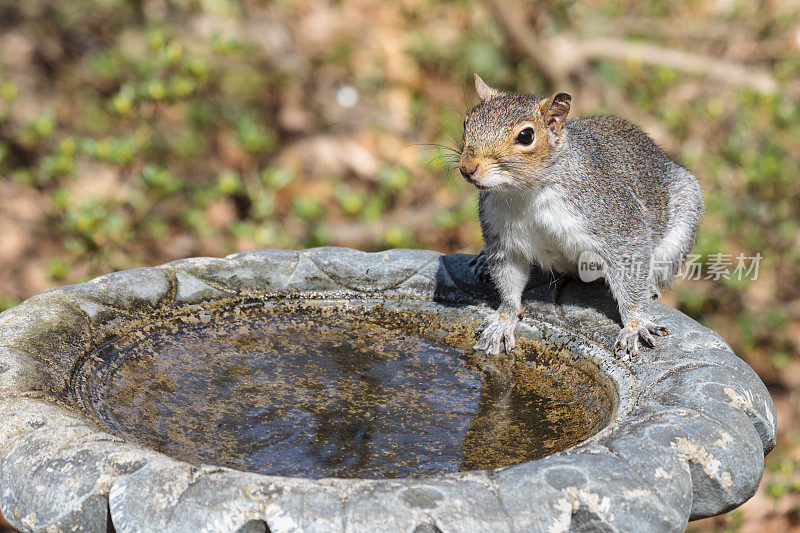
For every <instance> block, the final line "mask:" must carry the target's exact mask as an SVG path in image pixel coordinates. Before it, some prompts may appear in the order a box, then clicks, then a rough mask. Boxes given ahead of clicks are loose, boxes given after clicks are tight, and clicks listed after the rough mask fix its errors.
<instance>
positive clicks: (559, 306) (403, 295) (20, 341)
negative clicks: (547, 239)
mask: <svg viewBox="0 0 800 533" xmlns="http://www.w3.org/2000/svg"><path fill="white" fill-rule="evenodd" d="M470 258H471V256H464V255H453V256H442V255H440V254H437V253H435V252H428V251H411V250H391V251H387V252H379V253H374V254H366V253H361V252H357V251H354V250H348V249H341V248H318V249H312V250H305V251H261V252H252V253H243V254H236V255H233V256H230V257H228V258H226V259H212V258H193V259H186V260H181V261H175V262H173V263H169V264H167V265H163V266H161V267H156V268H145V269H136V270H130V271H124V272H118V273H115V274H110V275H107V276H102V277H100V278H97V279H95V280H93V281H91V282H88V283H84V284H80V285H73V286H69V287H63V288H59V289H55V290H51V291H48V292H45V293H43V294H41V295H38V296H36V297H34V298H31V299H30V300H28V301H26V302H24V303H23V304H21V305H19V306H17V307H15V308H13V309H11V310H9V311H6V312H5V313H2V314H1V315H0V509H2V511H3V514H4V515H5V517H6V519H7V520H8V521H9V522H10V523H11V524H12V525H14V526H15V527H17V528H18V529H20V530H22V531H98V532H100V531H106V530H107V528H108V526H109V524H108V520H109V519H110V520H111V521H112V522H113V525H114V527H115V528H116V530H117V531H121V532H128V531H159V532H162V531H242V532H244V531H271V532H273V533H275V532H282V531H325V532H328V531H353V532H355V531H364V532H368V531H407V532H425V531H445V532H448V531H454V532H455V531H484V530H491V531H570V530H574V531H587V530H598V531H682V530H683V529H684V528H685V525H686V522H687V521H688V520H689V519H690V518H699V517H704V516H710V515H714V514H718V513H722V512H725V511H727V510H729V509H731V508H733V507H735V506H737V505H739V504H741V503H742V502H744V501H745V500H746V499H747V498H749V497H750V496H751V495H752V494H753V493H754V492H755V490H756V488H757V487H758V483H759V481H760V478H761V474H762V471H763V458H764V454H765V453H768V452H769V451H770V450H771V449H772V447H773V446H774V445H775V423H776V421H775V409H774V406H773V404H772V400H771V399H770V397H769V394H768V393H767V390H766V388H765V387H764V385H763V383H762V382H761V381H760V380H759V378H758V376H757V375H756V374H755V373H754V372H753V371H752V370H751V369H750V368H749V367H748V366H747V365H746V364H745V363H744V362H743V361H741V360H740V359H739V358H738V357H736V356H735V355H734V354H733V353H732V351H731V350H730V348H729V347H728V346H727V344H725V342H724V341H723V340H722V339H721V338H720V337H719V336H718V335H716V334H715V333H714V332H712V331H710V330H708V329H707V328H704V327H702V326H700V325H699V324H697V323H696V322H694V321H692V320H691V319H689V318H688V317H686V316H684V315H682V314H681V313H679V312H677V311H675V310H673V309H670V308H668V307H665V306H663V305H660V304H656V303H654V304H652V308H651V312H653V313H654V314H655V315H657V316H658V318H659V320H658V322H659V323H661V324H664V325H666V326H667V327H668V328H669V330H670V331H671V334H670V335H669V336H667V337H664V338H661V339H659V345H658V347H657V348H656V349H655V350H646V349H645V350H643V352H642V353H641V354H640V355H639V356H638V357H637V358H636V359H635V360H634V361H632V362H631V361H619V360H616V359H615V358H614V357H613V356H612V355H611V351H610V349H611V347H612V344H613V340H614V337H615V335H616V333H617V331H618V328H619V326H618V324H617V320H618V317H617V314H616V310H615V307H616V306H615V304H614V302H613V300H611V298H610V296H609V294H608V292H607V290H606V289H605V288H604V287H603V285H602V284H601V283H593V284H589V285H586V284H582V283H580V282H571V283H570V284H568V285H567V287H566V288H565V289H564V291H563V292H562V293H561V294H560V296H559V300H558V302H554V301H553V299H554V296H553V290H552V285H551V283H550V281H551V280H550V279H549V277H548V276H546V275H545V274H543V273H541V272H537V273H535V275H534V276H533V278H532V280H531V283H530V285H529V288H528V291H527V292H526V295H525V305H526V318H525V319H524V322H523V324H522V326H521V329H520V332H519V335H520V336H531V337H535V338H538V339H541V340H542V341H544V342H547V343H550V344H552V345H553V346H555V347H559V346H563V347H566V348H569V350H570V351H571V352H573V353H576V354H578V356H579V357H585V358H587V359H589V360H591V361H593V362H594V363H595V364H597V365H598V367H600V368H601V369H602V371H603V372H605V373H606V374H608V375H609V376H610V378H611V379H612V380H613V381H614V382H615V384H616V386H617V388H618V392H619V397H620V400H619V405H618V408H617V412H616V414H615V416H614V418H613V420H612V422H611V424H610V425H609V426H608V427H606V428H605V429H604V430H602V431H601V432H599V433H598V434H597V435H595V436H594V437H592V438H590V439H588V440H587V441H585V442H583V443H581V444H579V445H577V446H575V447H573V448H571V449H569V450H566V451H564V452H561V453H558V454H554V455H552V456H549V457H545V458H543V459H540V460H537V461H532V462H529V463H524V464H519V465H515V466H511V467H507V468H502V469H495V470H489V471H477V472H469V473H459V474H452V475H445V476H441V477H432V478H422V479H400V480H338V479H322V480H308V479H298V478H285V477H276V476H261V475H257V474H250V473H245V472H239V471H236V470H231V469H226V468H219V467H215V466H210V465H202V466H197V465H190V464H187V463H182V462H180V461H176V460H174V459H171V458H169V457H166V456H163V455H161V454H158V453H156V452H154V451H152V450H149V449H146V448H144V447H141V446H139V445H137V444H136V443H133V442H126V441H125V440H124V439H123V438H121V437H119V436H117V435H114V434H112V433H111V432H110V431H109V430H107V429H105V428H104V427H103V426H102V425H101V424H99V423H98V421H97V418H96V416H95V413H94V412H93V411H91V409H88V408H87V406H86V403H85V401H84V399H85V394H86V391H87V384H86V383H85V376H84V374H82V373H81V372H80V371H79V370H80V368H81V367H82V365H83V364H84V363H85V362H86V358H87V356H89V354H91V353H92V352H93V350H95V349H96V348H97V347H98V346H99V345H101V344H102V343H104V342H107V341H109V340H112V339H114V338H116V337H118V336H119V335H122V334H125V333H126V332H131V331H136V330H138V329H140V328H142V327H146V326H147V325H148V324H151V323H153V322H156V321H158V320H159V318H160V317H165V316H169V315H170V313H173V312H174V311H175V310H176V309H178V308H180V309H187V308H192V306H195V307H194V309H196V310H197V312H199V313H202V309H203V307H204V306H207V305H213V304H215V303H217V302H219V301H222V300H231V301H234V300H243V299H245V300H246V299H254V300H260V299H265V298H275V297H286V296H291V297H295V298H296V297H304V298H334V297H335V298H350V297H360V298H363V297H370V298H380V299H382V300H385V302H386V305H398V306H402V305H403V301H408V300H409V299H413V300H415V301H420V300H421V301H431V302H438V303H440V304H443V305H444V306H446V311H447V312H456V313H465V314H468V315H475V314H477V315H481V314H485V313H486V312H488V310H489V307H490V306H492V305H494V303H495V302H494V300H495V295H494V294H493V292H492V291H491V289H490V288H488V287H486V286H485V285H482V284H481V283H480V282H478V281H477V280H476V279H474V278H473V277H472V275H471V274H470V273H469V271H468V269H467V263H468V261H469V259H470ZM443 309H445V308H443Z"/></svg>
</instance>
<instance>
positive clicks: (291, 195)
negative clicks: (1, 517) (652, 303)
mask: <svg viewBox="0 0 800 533" xmlns="http://www.w3.org/2000/svg"><path fill="white" fill-rule="evenodd" d="M473 72H478V73H480V74H481V76H483V78H484V79H485V80H486V81H487V82H488V83H489V84H491V85H495V86H498V87H500V88H504V89H507V90H514V91H524V92H533V93H536V94H539V95H546V94H549V93H551V92H553V91H554V90H560V91H562V90H565V91H569V92H571V93H572V95H573V97H574V98H573V109H572V112H571V116H577V115H588V114H598V113H615V114H619V115H623V116H625V117H627V118H628V119H630V120H632V121H634V122H636V123H638V124H639V125H640V126H642V127H643V128H644V129H645V130H646V131H647V132H648V133H650V134H651V135H652V136H653V137H654V138H655V139H656V140H657V142H658V143H659V144H660V145H661V146H662V147H663V148H664V149H665V150H666V151H667V152H668V153H669V154H670V155H671V156H673V157H674V158H675V159H677V160H678V161H680V162H682V163H683V164H684V165H685V166H687V167H688V168H689V169H690V170H691V171H692V172H693V173H694V174H695V175H696V176H697V177H698V179H699V180H700V182H701V184H702V186H703V189H704V193H705V201H706V206H707V211H706V214H705V217H704V219H703V222H702V226H701V229H700V233H699V236H698V242H697V245H696V247H695V252H696V253H698V254H702V261H703V262H705V263H706V266H707V265H708V262H709V257H710V256H712V255H713V254H716V253H722V254H731V255H732V256H733V257H734V258H735V257H736V255H737V254H739V253H744V254H745V255H747V256H754V255H755V254H757V253H760V254H761V255H762V256H763V259H762V261H761V263H760V266H759V272H758V279H757V280H744V281H738V280H734V279H731V280H725V279H721V280H716V281H715V280H694V281H687V280H684V281H680V282H679V283H678V284H677V286H676V287H675V288H674V289H673V290H672V291H669V292H668V293H667V294H666V295H665V298H664V300H665V301H666V302H667V303H668V304H670V305H673V306H675V307H677V308H679V309H681V310H682V311H683V312H685V313H687V314H689V315H690V316H692V317H694V318H695V319H697V320H699V321H700V322H702V323H703V324H705V325H707V326H708V327H710V328H713V329H715V330H717V331H719V332H720V333H721V334H722V335H723V336H724V337H725V339H726V340H727V341H728V343H730V344H731V346H732V347H733V348H734V349H735V351H736V353H738V354H739V355H740V356H742V357H743V358H744V359H745V360H747V362H748V363H749V364H750V365H752V366H753V367H754V368H755V369H756V371H757V372H758V373H759V375H760V376H761V377H762V379H763V380H764V381H765V383H767V385H768V387H769V388H770V391H771V392H772V395H773V397H774V399H775V402H776V405H777V408H778V424H779V444H778V447H777V448H776V449H775V451H773V452H772V454H771V455H770V456H769V457H768V459H767V472H766V474H765V477H764V480H763V482H762V485H761V488H760V490H759V492H758V494H757V495H756V496H755V497H754V498H753V499H752V500H751V501H750V502H748V503H747V504H745V505H744V506H743V507H741V508H739V509H737V510H734V511H732V512H731V513H728V514H727V515H725V516H723V517H719V518H714V519H709V520H704V521H701V522H696V523H693V524H692V525H691V526H690V530H693V531H790V530H800V471H798V468H797V467H798V463H799V462H800V426H799V425H798V421H799V420H798V419H799V418H800V403H799V402H800V357H799V356H800V231H799V228H800V179H798V166H800V163H799V162H798V161H800V108H798V102H799V101H800V1H798V0H771V1H763V2H755V1H750V0H691V1H687V2H660V1H633V0H615V1H600V0H595V1H586V2H580V3H575V2H568V1H561V0H547V1H534V2H521V1H501V0H485V1H484V0H456V1H448V2H434V1H430V0H396V1H393V2H388V1H378V0H341V1H324V0H318V1H314V0H307V1H304V0H298V1H273V2H266V1H255V0H253V1H245V2H233V1H230V0H93V1H90V0H59V1H58V2H55V1H49V0H25V1H24V2H19V1H11V0H0V258H1V259H0V310H2V309H5V308H8V307H10V306H13V305H15V304H17V303H18V302H20V301H21V300H23V299H25V298H27V297H30V296H32V295H33V294H35V293H38V292H40V291H42V290H44V289H47V288H49V287H53V286H56V285H62V284H67V283H75V282H80V281H84V280H86V279H88V278H91V277H94V276H96V275H99V274H103V273H106V272H109V271H112V270H116V269H125V268H131V267H138V266H144V265H157V264H160V263H163V262H165V261H169V260H172V259H177V258H180V257H185V256H195V255H212V256H221V255H225V254H228V253H231V252H234V251H243V250H251V249H257V248H301V247H309V246H318V245H339V246H351V247H355V248H360V249H363V250H380V249H385V248H393V247H422V248H431V249H434V250H439V251H441V252H471V253H474V252H477V251H478V250H479V249H480V247H481V244H480V232H479V228H478V223H477V216H476V202H477V193H476V191H475V189H474V188H472V187H468V186H467V185H466V184H464V183H463V180H462V179H461V178H460V176H459V175H458V173H457V171H455V169H454V167H453V166H452V164H451V160H449V159H448V157H447V153H448V149H449V148H452V147H455V146H457V144H458V142H459V140H460V136H461V127H462V121H463V116H462V114H463V113H464V111H465V110H466V109H468V108H469V107H470V106H472V105H474V104H475V103H476V97H475V95H474V90H473V87H472V73H473ZM1 527H2V526H0V528H1Z"/></svg>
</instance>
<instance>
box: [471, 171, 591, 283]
mask: <svg viewBox="0 0 800 533" xmlns="http://www.w3.org/2000/svg"><path fill="white" fill-rule="evenodd" d="M565 194H566V193H565V191H562V190H560V188H558V187H557V186H549V187H546V188H543V189H540V190H537V191H532V192H519V191H516V192H513V193H506V192H492V193H490V194H488V195H487V196H486V199H485V202H486V205H485V209H484V211H483V214H484V217H485V221H484V222H485V223H486V224H487V225H488V226H489V227H491V228H492V230H493V233H495V234H496V235H498V236H499V239H500V242H499V243H498V244H499V247H500V249H501V250H502V251H503V252H505V253H507V254H511V255H517V254H521V255H522V256H524V257H525V258H526V259H527V260H528V261H529V262H531V263H537V264H539V265H540V266H541V267H542V268H543V269H545V270H551V271H553V272H558V273H574V272H576V271H577V266H578V258H579V257H580V255H581V253H583V252H585V251H588V250H591V251H595V248H596V245H595V243H594V240H593V239H592V238H591V235H590V234H589V233H588V231H587V230H586V224H585V221H584V219H583V218H582V217H580V216H579V215H578V214H577V213H575V210H574V209H573V208H572V206H571V205H570V204H569V203H568V202H567V201H565V199H564V198H565Z"/></svg>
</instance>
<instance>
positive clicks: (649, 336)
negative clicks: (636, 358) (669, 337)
mask: <svg viewBox="0 0 800 533" xmlns="http://www.w3.org/2000/svg"><path fill="white" fill-rule="evenodd" d="M667 333H669V332H668V331H667V328H665V327H664V326H659V325H657V324H654V323H652V322H649V321H642V320H638V321H634V322H631V323H629V324H628V325H627V326H625V327H624V328H622V331H620V332H619V335H617V342H616V343H615V344H614V351H615V352H617V353H618V354H626V353H627V354H630V355H632V356H633V355H637V354H638V353H639V341H642V343H643V344H645V345H646V346H649V347H650V348H653V347H655V345H656V340H655V339H654V338H653V335H658V336H662V335H666V334H667Z"/></svg>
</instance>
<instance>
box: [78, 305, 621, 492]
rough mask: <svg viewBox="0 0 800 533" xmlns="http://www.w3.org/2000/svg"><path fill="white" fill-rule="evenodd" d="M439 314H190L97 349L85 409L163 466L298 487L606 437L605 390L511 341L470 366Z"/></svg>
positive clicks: (410, 472) (266, 310)
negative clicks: (170, 463)
mask: <svg viewBox="0 0 800 533" xmlns="http://www.w3.org/2000/svg"><path fill="white" fill-rule="evenodd" d="M445 311H446V309H445V308H441V309H438V310H437V309H426V310H422V311H415V312H413V313H412V312H398V311H396V310H395V311H392V310H389V309H387V308H385V307H383V306H381V305H380V304H375V305H373V304H370V305H360V306H359V305H355V306H351V305H350V304H348V303H346V302H345V303H342V302H339V303H336V302H327V303H325V304H313V305H308V306H303V305H299V306H298V305H271V306H266V307H262V308H259V309H257V310H255V311H248V312H242V311H241V310H239V309H234V310H233V311H230V310H228V311H225V312H214V313H212V314H207V315H205V316H204V317H203V318H202V319H199V318H198V317H197V315H192V314H189V315H186V316H184V317H181V318H180V319H175V320H171V321H167V322H165V323H164V324H163V325H162V326H160V327H154V328H150V329H149V330H148V331H146V332H144V333H138V334H136V335H129V336H127V337H124V338H122V339H120V340H119V341H118V342H115V343H113V344H112V345H109V346H107V347H105V348H104V349H103V351H101V352H100V353H99V355H100V359H102V360H103V361H106V362H107V365H108V366H107V371H105V372H101V373H100V374H102V379H101V380H100V381H99V384H95V385H94V389H95V391H94V394H93V397H94V400H93V401H94V403H95V406H96V409H97V411H98V412H99V413H100V415H101V418H102V420H103V421H104V422H105V423H106V424H108V425H109V427H111V428H112V429H114V430H115V431H117V432H119V433H121V434H123V435H125V436H126V437H128V438H130V439H134V440H136V441H138V442H140V443H142V444H145V445H147V446H150V447H152V448H154V449H156V450H158V451H160V452H163V453H165V454H167V455H170V456H172V457H175V458H178V459H181V460H185V461H189V462H193V463H198V464H199V463H208V464H216V465H222V466H227V467H232V468H236V469H240V470H246V471H251V472H258V473H263V474H279V475H289V476H302V477H311V478H319V477H343V478H350V477H365V478H385V477H406V476H430V475H437V474H442V473H446V472H456V471H459V470H474V469H482V468H492V467H500V466H506V465H511V464H515V463H519V462H523V461H528V460H532V459H536V458H539V457H543V456H545V455H548V454H551V453H554V452H556V451H559V450H562V449H565V448H567V447H570V446H572V445H574V444H577V443H578V442H580V441H582V440H584V439H585V438H587V437H589V436H590V435H592V434H593V433H595V432H596V431H598V430H599V429H600V428H601V427H603V426H604V425H605V424H606V423H607V420H608V418H609V416H610V413H611V411H612V408H613V402H614V398H613V394H612V393H611V392H610V391H609V390H607V386H606V385H605V384H603V383H601V381H599V378H598V376H597V375H595V373H593V372H591V371H590V370H587V368H586V367H585V366H583V367H581V366H576V365H572V364H567V363H565V361H567V362H568V361H571V359H570V358H568V357H566V358H565V357H555V356H553V355H552V354H548V353H547V351H546V350H544V349H543V348H542V345H539V344H534V343H531V342H529V343H526V342H524V341H522V342H520V347H519V348H518V350H517V354H516V356H515V357H513V358H511V357H507V356H501V357H493V358H487V357H486V356H484V357H478V356H476V354H473V353H472V352H471V350H470V346H471V344H472V343H473V342H474V340H473V338H472V335H471V334H472V332H473V331H474V327H475V323H471V322H469V321H465V320H464V319H463V318H460V319H459V318H458V317H456V318H453V317H449V316H448V313H447V312H445Z"/></svg>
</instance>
